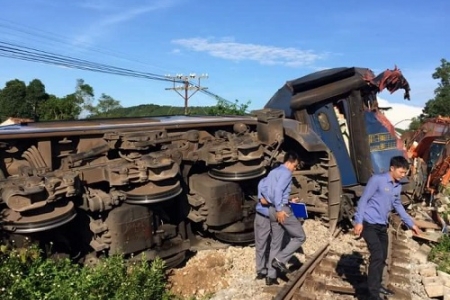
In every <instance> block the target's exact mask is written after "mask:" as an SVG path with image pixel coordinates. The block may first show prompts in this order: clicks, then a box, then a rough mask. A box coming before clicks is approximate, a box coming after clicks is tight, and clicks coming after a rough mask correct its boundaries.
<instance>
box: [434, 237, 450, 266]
mask: <svg viewBox="0 0 450 300" xmlns="http://www.w3.org/2000/svg"><path fill="white" fill-rule="evenodd" d="M449 252H450V236H449V235H443V236H442V237H441V239H440V240H439V243H438V244H437V245H436V246H435V247H434V248H432V249H431V252H430V255H429V259H430V260H431V261H432V262H434V263H436V264H437V265H438V270H440V271H443V272H446V273H450V256H449V255H448V253H449Z"/></svg>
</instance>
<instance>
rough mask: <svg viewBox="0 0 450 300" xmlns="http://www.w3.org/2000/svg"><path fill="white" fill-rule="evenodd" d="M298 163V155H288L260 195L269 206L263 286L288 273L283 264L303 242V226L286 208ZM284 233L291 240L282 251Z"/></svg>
mask: <svg viewBox="0 0 450 300" xmlns="http://www.w3.org/2000/svg"><path fill="white" fill-rule="evenodd" d="M298 163H299V160H298V156H297V154H296V153H295V152H287V153H286V154H285V156H284V159H283V164H282V165H280V166H279V167H278V168H275V169H273V170H272V171H271V172H270V173H269V175H267V177H266V178H267V179H266V185H267V195H265V194H264V191H263V195H262V196H263V197H264V198H265V199H266V200H267V201H269V202H270V204H271V206H270V208H269V216H270V225H271V228H272V241H271V243H270V254H269V266H268V273H267V278H266V285H272V284H278V281H277V270H279V271H280V272H282V273H287V272H288V269H287V267H286V263H287V262H288V261H289V259H290V258H291V257H292V255H293V254H294V252H295V251H297V250H298V248H300V246H301V245H302V244H303V243H304V242H305V240H306V235H305V232H304V231H303V227H302V224H301V223H300V221H299V220H298V219H297V218H296V217H295V216H294V214H293V212H292V210H291V208H290V206H289V195H290V193H291V183H292V172H294V170H295V169H296V168H297V166H298ZM285 231H286V233H287V234H289V236H290V238H291V239H290V241H289V243H288V244H287V245H286V247H284V249H283V250H281V245H282V242H283V236H284V233H285Z"/></svg>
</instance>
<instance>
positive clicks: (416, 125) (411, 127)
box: [408, 117, 422, 130]
mask: <svg viewBox="0 0 450 300" xmlns="http://www.w3.org/2000/svg"><path fill="white" fill-rule="evenodd" d="M421 124H422V123H421V121H420V118H419V117H413V118H412V119H411V123H409V127H408V129H409V130H417V129H419V128H420V125H421Z"/></svg>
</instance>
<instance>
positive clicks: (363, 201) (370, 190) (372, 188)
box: [355, 176, 378, 224]
mask: <svg viewBox="0 0 450 300" xmlns="http://www.w3.org/2000/svg"><path fill="white" fill-rule="evenodd" d="M377 189H378V180H377V178H376V177H374V176H372V177H371V178H370V179H369V182H367V185H366V188H365V189H364V192H363V194H362V196H361V198H359V201H358V207H357V211H356V213H355V223H356V224H362V222H363V217H364V211H365V210H366V206H367V201H369V199H370V198H371V197H372V196H373V195H374V194H375V192H376V191H377Z"/></svg>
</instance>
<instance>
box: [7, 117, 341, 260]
mask: <svg viewBox="0 0 450 300" xmlns="http://www.w3.org/2000/svg"><path fill="white" fill-rule="evenodd" d="M286 149H295V150H297V151H300V152H301V157H302V158H303V159H304V165H303V169H302V170H298V171H296V179H297V180H298V181H299V182H300V183H301V185H302V189H304V190H305V191H307V193H308V195H310V197H315V198H317V201H318V204H320V206H318V209H319V210H320V211H322V210H323V211H324V212H325V213H327V212H328V211H327V204H326V203H327V201H328V198H329V194H328V192H329V191H328V190H329V186H330V183H331V185H332V186H333V184H334V185H336V188H335V190H336V191H338V190H339V186H338V184H339V176H338V174H337V173H336V172H335V173H334V175H333V176H334V178H332V180H331V181H330V178H329V174H333V168H335V166H336V165H335V162H334V161H333V158H332V157H331V156H330V153H329V152H328V150H327V148H326V147H325V146H324V144H323V143H321V141H320V139H319V138H318V137H317V136H316V135H315V134H314V132H312V131H310V130H309V128H307V127H303V126H302V125H301V124H299V123H298V122H296V121H293V120H288V119H285V118H284V115H283V113H282V112H281V111H279V110H261V111H257V112H255V116H253V117H243V118H242V117H160V118H133V119H108V120H85V121H68V122H38V123H29V124H21V125H11V126H8V127H4V128H3V130H0V151H1V158H2V159H1V161H0V163H1V167H0V169H1V173H0V176H1V179H0V188H1V201H2V202H1V216H2V217H1V226H2V235H3V239H5V240H8V241H10V242H11V241H14V242H15V243H19V244H20V243H23V242H24V240H33V241H39V242H40V243H41V244H42V245H50V244H52V251H53V252H58V253H67V254H69V255H70V256H71V257H80V258H82V259H84V261H86V262H88V263H92V262H95V260H96V258H97V257H98V255H99V254H102V253H109V254H113V253H123V254H130V255H131V254H137V253H141V252H145V254H146V255H147V257H149V258H150V259H151V258H154V257H155V256H160V257H162V258H165V259H166V260H167V261H168V262H169V263H171V262H172V263H174V264H175V263H177V262H178V261H180V260H182V259H183V257H184V253H185V251H186V250H187V249H189V248H190V247H191V240H192V239H191V235H192V231H191V229H192V226H191V225H194V228H197V229H198V228H200V229H201V230H203V231H207V232H210V233H212V234H214V235H215V236H216V237H217V238H218V239H221V240H224V241H228V242H248V241H251V240H252V239H253V217H254V213H255V210H254V207H255V203H256V202H255V195H256V186H257V183H258V180H259V179H260V178H261V177H262V176H264V174H265V173H266V172H267V169H268V168H269V167H270V166H271V164H272V163H273V162H275V160H276V159H278V158H279V157H280V156H281V155H283V152H284V151H285V150H286ZM336 199H337V200H338V198H336ZM338 204H339V203H338V202H336V203H335V205H338ZM332 218H333V219H334V220H336V221H337V218H338V215H334V216H332Z"/></svg>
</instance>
